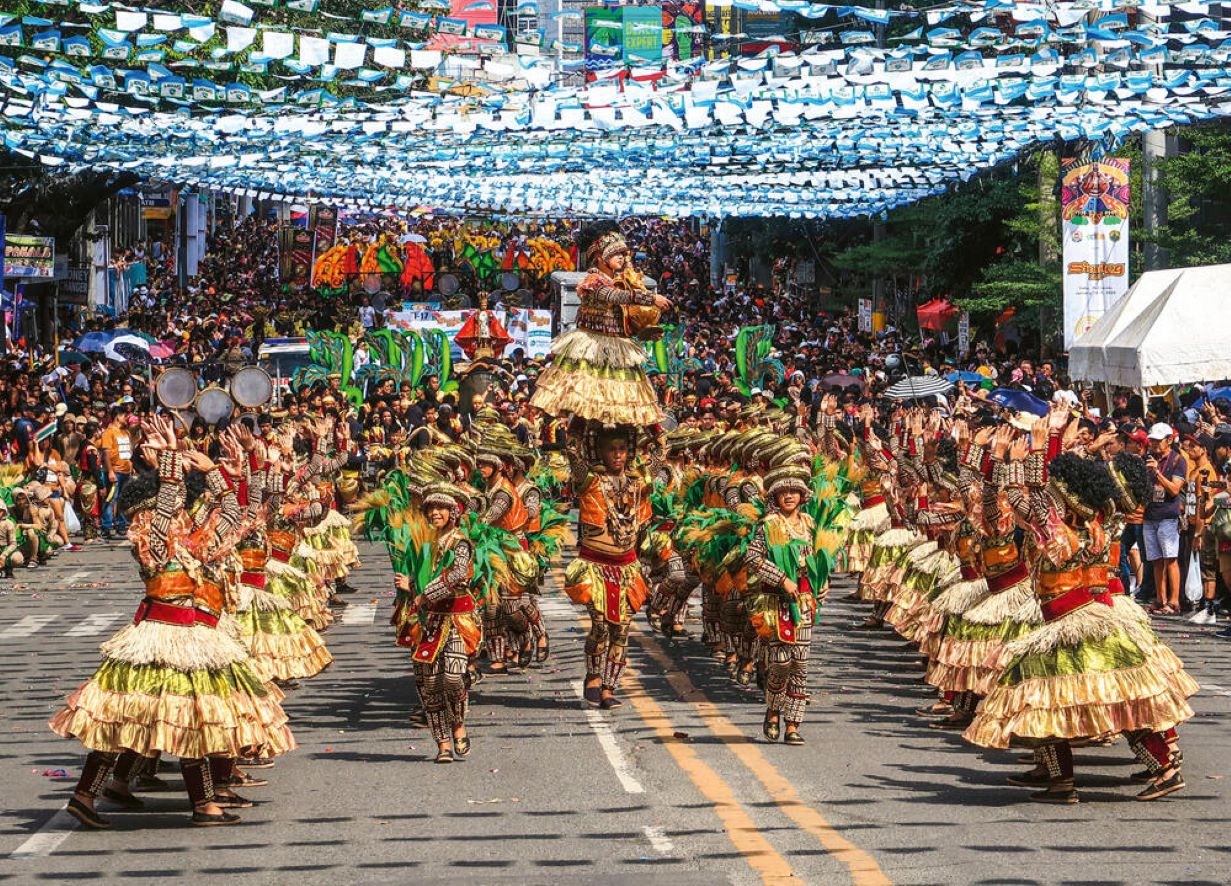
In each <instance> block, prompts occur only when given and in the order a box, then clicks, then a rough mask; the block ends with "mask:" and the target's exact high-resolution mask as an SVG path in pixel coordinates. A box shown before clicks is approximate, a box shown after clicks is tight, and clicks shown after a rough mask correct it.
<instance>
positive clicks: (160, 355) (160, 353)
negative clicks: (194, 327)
mask: <svg viewBox="0 0 1231 886" xmlns="http://www.w3.org/2000/svg"><path fill="white" fill-rule="evenodd" d="M150 356H151V357H153V358H154V359H155V360H166V359H167V358H168V357H174V356H175V345H174V343H171V344H166V343H163V342H159V343H158V344H155V345H150Z"/></svg>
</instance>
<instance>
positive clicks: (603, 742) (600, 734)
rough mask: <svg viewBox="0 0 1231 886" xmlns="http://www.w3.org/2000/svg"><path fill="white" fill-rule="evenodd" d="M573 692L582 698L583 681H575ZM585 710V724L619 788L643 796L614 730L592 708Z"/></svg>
mask: <svg viewBox="0 0 1231 886" xmlns="http://www.w3.org/2000/svg"><path fill="white" fill-rule="evenodd" d="M573 691H574V692H576V693H577V697H578V698H584V696H583V694H582V693H583V692H584V691H585V686H584V683H583V681H581V680H577V681H576V682H574V683H573ZM585 710H586V722H587V723H589V724H590V729H591V730H592V731H593V732H594V737H595V738H597V739H598V746H599V747H600V748H602V749H603V753H604V754H605V755H606V756H607V762H608V763H610V764H611V768H612V769H614V770H615V774H616V778H618V779H619V780H620V786H621V787H623V788H624V790H625V791H626V792H627V793H630V794H644V793H645V786H644V785H642V784H641V782H640V781H638V780H637V776H635V775H634V774H633V767H632V764H631V763H629V762H628V758H627V757H626V756H624V751H623V750H622V749H621V748H620V743H619V742H618V741H616V737H615V730H613V729H612V728H611V724H610V723H608V722H607V720H606V719H605V718H604V717H603V715H602V714H600V713H599V712H598V711H596V710H595V709H594V708H592V707H589V706H587V707H586V709H585Z"/></svg>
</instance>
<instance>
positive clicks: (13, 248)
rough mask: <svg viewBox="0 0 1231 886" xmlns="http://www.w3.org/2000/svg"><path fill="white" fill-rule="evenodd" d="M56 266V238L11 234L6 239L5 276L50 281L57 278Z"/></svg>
mask: <svg viewBox="0 0 1231 886" xmlns="http://www.w3.org/2000/svg"><path fill="white" fill-rule="evenodd" d="M55 265H56V241H55V238H54V237H30V236H27V235H25V234H9V235H8V236H7V237H6V238H5V239H4V276H6V277H36V278H39V279H43V280H50V279H52V278H53V277H54V276H55Z"/></svg>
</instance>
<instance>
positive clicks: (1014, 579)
mask: <svg viewBox="0 0 1231 886" xmlns="http://www.w3.org/2000/svg"><path fill="white" fill-rule="evenodd" d="M1029 574H1030V568H1029V567H1028V566H1026V564H1025V563H1018V564H1017V565H1015V566H1013V568H1011V569H1010V570H1009V571H1008V572H1002V573H1000V574H999V575H995V576H992V577H991V578H989V579H988V580H987V589H988V590H989V591H991V592H992V593H993V594H999V593H1000V592H1001V591H1003V590H1006V589H1008V588H1011V587H1013V585H1015V584H1017V583H1018V582H1019V581H1022V580H1023V579H1024V578H1026V576H1028V575H1029Z"/></svg>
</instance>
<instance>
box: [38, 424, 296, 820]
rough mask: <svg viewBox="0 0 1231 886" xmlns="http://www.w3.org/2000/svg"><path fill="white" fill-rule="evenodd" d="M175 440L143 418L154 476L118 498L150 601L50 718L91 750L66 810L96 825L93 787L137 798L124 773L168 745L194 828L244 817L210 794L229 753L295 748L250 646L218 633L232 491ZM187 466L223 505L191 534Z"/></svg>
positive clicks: (233, 519)
mask: <svg viewBox="0 0 1231 886" xmlns="http://www.w3.org/2000/svg"><path fill="white" fill-rule="evenodd" d="M177 447H178V444H177V441H176V437H175V431H174V429H173V427H172V426H171V425H170V424H169V423H166V422H159V421H152V422H148V423H146V425H145V443H144V444H143V446H142V456H143V457H144V458H145V459H146V460H147V461H150V462H152V463H156V464H157V474H156V475H151V474H140V475H138V476H136V477H134V478H133V479H132V480H131V481H130V482H129V484H128V485H127V486H126V487H125V489H124V491H123V494H122V496H121V502H120V506H121V507H122V509H123V511H124V513H125V515H126V517H127V519H128V521H129V539H130V541H131V542H132V543H133V555H134V557H136V559H137V561H138V563H139V565H140V570H141V575H142V578H143V579H144V581H145V599H144V600H143V601H142V602H141V605H140V606H139V607H138V609H137V615H136V617H135V619H134V621H133V624H131V625H128V626H126V627H125V628H123V629H122V630H121V631H119V633H117V634H116V635H115V636H114V637H112V638H111V639H110V640H108V641H107V642H106V643H104V644H103V645H102V647H101V651H102V654H103V663H102V664H101V665H100V666H99V668H98V670H97V671H95V673H94V675H93V676H92V677H91V678H90V679H89V680H87V681H86V682H85V683H84V684H82V686H81V687H80V688H78V689H77V690H76V691H75V692H74V693H73V694H72V695H71V696H69V699H68V701H67V703H66V705H65V707H64V708H63V709H61V710H60V712H59V713H57V714H56V715H55V717H53V718H52V720H51V728H52V729H53V731H55V732H56V733H57V734H58V735H61V736H64V737H69V736H72V737H75V738H77V739H78V740H79V741H81V742H82V744H84V745H85V746H86V747H87V748H88V749H89V751H90V753H89V755H88V756H87V758H86V764H85V767H84V768H83V771H82V775H81V778H80V780H79V781H78V784H77V788H76V791H75V793H74V795H73V798H72V799H71V800H70V801H69V804H68V811H69V812H70V813H71V814H72V815H73V816H74V817H75V818H77V819H78V820H79V821H80V822H82V824H84V825H86V826H87V827H91V828H107V827H109V826H110V825H109V823H108V822H107V821H106V820H105V819H103V818H102V817H101V816H99V814H98V813H97V811H96V809H95V798H96V797H98V796H99V795H100V793H102V794H103V795H104V796H105V797H107V799H109V800H111V801H113V802H116V803H119V804H121V805H124V806H126V807H129V808H135V807H139V806H140V805H141V801H140V800H137V799H136V798H135V797H133V796H132V795H131V794H130V793H129V792H128V790H127V779H128V776H129V775H130V774H131V772H132V767H133V766H134V764H135V763H136V762H137V761H138V760H139V759H140V758H149V757H154V756H156V755H158V754H163V753H166V754H172V755H175V756H178V757H179V758H180V768H181V771H182V772H183V776H184V783H185V787H186V788H187V790H188V795H189V798H190V800H191V802H192V808H193V813H192V822H193V824H197V825H222V824H232V823H234V822H236V821H238V820H239V818H238V816H236V815H234V814H232V813H229V812H227V811H226V809H227V807H239V806H247V805H251V804H250V802H249V801H245V800H242V799H241V798H239V797H236V796H235V795H234V794H232V793H230V792H229V791H222V792H219V791H217V790H216V787H215V786H216V784H218V783H225V782H226V781H227V780H228V779H229V778H230V775H231V771H232V769H233V763H234V760H235V759H236V758H238V757H240V756H241V755H242V754H244V753H253V752H257V753H261V754H264V755H269V756H272V755H276V754H280V753H283V752H285V751H288V750H291V749H292V748H293V747H294V746H295V742H294V739H293V738H292V736H291V734H290V730H289V729H288V728H287V726H286V722H287V718H286V714H285V713H283V712H282V709H281V706H280V705H279V704H278V702H277V700H276V699H275V698H274V697H273V696H272V695H271V694H270V693H269V692H268V691H267V690H266V688H265V687H264V686H263V685H262V683H261V682H260V680H259V679H258V678H257V677H256V675H255V674H253V672H252V670H251V669H250V668H249V667H248V665H247V662H246V659H247V658H248V653H247V651H246V650H245V649H244V648H243V647H242V646H241V645H240V644H239V643H238V642H236V641H235V640H233V639H232V638H230V637H229V636H227V634H226V633H224V632H223V631H221V630H219V629H218V620H219V617H220V616H221V615H222V608H223V601H222V589H221V588H220V587H219V586H218V585H217V584H216V583H215V582H214V581H213V580H212V579H211V575H210V571H209V567H210V566H211V564H214V563H216V562H218V561H219V560H221V559H222V558H223V557H224V556H225V555H226V554H227V553H229V550H230V549H232V548H233V547H234V545H235V544H236V542H237V540H238V534H239V532H240V530H241V526H240V508H239V504H238V501H237V499H236V496H235V490H234V489H233V487H231V485H230V484H229V483H228V481H227V480H226V478H225V477H224V476H223V474H222V472H221V470H219V468H218V466H217V465H216V464H214V462H213V461H211V460H210V459H209V458H208V457H207V456H205V455H204V454H203V453H199V452H194V451H192V450H183V451H177ZM186 470H195V471H199V472H201V473H202V474H204V476H205V485H206V487H207V488H208V489H209V491H210V492H211V493H212V494H213V496H214V497H215V500H216V501H217V503H218V504H217V507H216V508H215V509H214V512H213V513H212V514H211V515H210V517H209V519H208V520H207V521H206V522H205V523H204V524H203V526H202V527H201V528H200V529H199V530H197V531H195V532H194V531H193V530H192V523H191V520H190V518H189V517H188V515H187V513H186V512H185V505H186V504H188V501H187V496H186V488H185V482H184V481H185V471H186ZM113 769H114V770H116V771H115V773H114V777H113V780H112V782H111V783H110V784H108V782H107V780H108V776H109V775H112V772H113Z"/></svg>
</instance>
